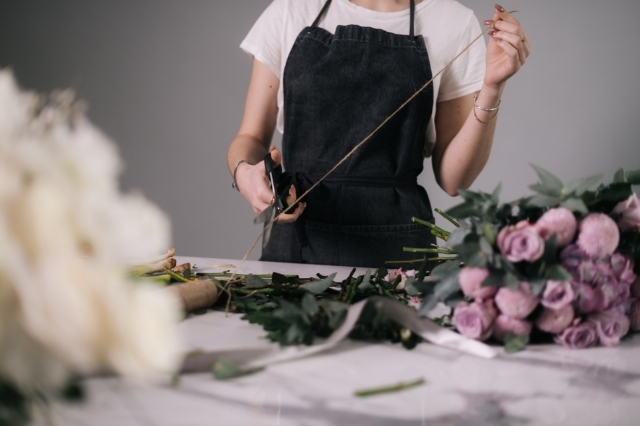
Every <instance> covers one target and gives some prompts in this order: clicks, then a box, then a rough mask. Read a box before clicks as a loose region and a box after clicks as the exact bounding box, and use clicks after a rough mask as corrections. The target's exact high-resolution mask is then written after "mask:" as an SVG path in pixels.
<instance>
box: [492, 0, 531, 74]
mask: <svg viewBox="0 0 640 426" xmlns="http://www.w3.org/2000/svg"><path fill="white" fill-rule="evenodd" d="M494 8H495V14H494V16H493V19H492V20H487V21H484V24H485V25H487V26H490V27H491V28H492V30H491V31H489V33H488V34H489V36H490V37H491V38H492V40H494V41H496V42H497V43H498V44H499V45H500V47H502V49H503V50H504V51H505V53H507V54H508V55H509V56H511V57H514V58H515V53H517V57H518V62H519V63H520V65H522V64H524V63H525V62H526V60H527V58H528V57H529V54H530V53H531V41H530V40H529V38H528V37H527V34H526V33H525V32H524V30H523V28H522V26H521V25H520V22H519V21H518V20H517V19H516V18H515V17H514V16H513V15H512V14H511V13H509V12H507V11H506V10H505V9H504V8H503V7H502V6H500V5H498V4H496V5H494ZM504 42H506V43H504ZM507 44H509V45H510V46H512V47H513V49H511V48H510V47H508V46H507Z"/></svg>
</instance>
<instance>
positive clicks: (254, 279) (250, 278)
mask: <svg viewBox="0 0 640 426" xmlns="http://www.w3.org/2000/svg"><path fill="white" fill-rule="evenodd" d="M266 287H269V283H268V282H266V281H265V280H263V279H262V278H260V277H259V276H257V275H253V274H249V275H247V288H250V289H256V288H266Z"/></svg>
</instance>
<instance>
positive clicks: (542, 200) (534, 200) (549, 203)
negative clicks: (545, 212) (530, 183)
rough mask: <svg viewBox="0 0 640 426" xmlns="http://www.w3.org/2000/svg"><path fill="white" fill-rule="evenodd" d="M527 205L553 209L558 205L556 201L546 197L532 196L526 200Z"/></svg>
mask: <svg viewBox="0 0 640 426" xmlns="http://www.w3.org/2000/svg"><path fill="white" fill-rule="evenodd" d="M527 205H528V206H535V207H554V206H557V205H558V199H557V198H552V197H548V196H546V195H534V196H533V197H531V198H529V199H528V200H527Z"/></svg>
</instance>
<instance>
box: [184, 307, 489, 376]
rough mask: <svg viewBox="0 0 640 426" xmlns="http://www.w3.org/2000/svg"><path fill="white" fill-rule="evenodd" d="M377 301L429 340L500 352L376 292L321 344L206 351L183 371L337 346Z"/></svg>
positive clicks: (282, 358) (259, 363)
mask: <svg viewBox="0 0 640 426" xmlns="http://www.w3.org/2000/svg"><path fill="white" fill-rule="evenodd" d="M374 301H375V302H377V303H378V306H379V307H380V309H381V311H382V313H383V314H384V315H386V316H387V317H389V318H391V319H392V320H394V321H396V322H397V323H398V324H400V325H402V326H403V327H406V328H408V329H409V330H411V331H413V332H414V333H416V334H417V335H419V336H420V337H422V338H423V339H424V340H426V341H428V342H431V343H433V344H436V345H439V346H444V347H447V348H451V349H455V350H458V351H461V352H465V353H468V354H470V355H475V356H479V357H482V358H494V357H496V356H497V355H498V352H496V350H495V349H493V348H492V347H490V346H488V345H486V344H484V343H482V342H479V341H477V340H473V339H469V338H467V337H464V336H462V335H460V334H458V333H456V332H454V331H452V330H448V329H446V328H444V327H441V326H439V325H438V324H436V323H435V322H433V321H432V320H430V319H429V318H421V317H419V316H418V315H417V314H416V312H415V311H413V310H412V309H410V308H409V307H407V306H405V305H403V304H401V303H398V302H395V301H393V300H391V299H388V298H385V297H380V296H374V297H369V298H367V299H365V300H362V301H360V302H358V303H356V304H354V305H352V306H351V307H350V308H349V311H348V312H347V317H346V318H345V320H344V322H343V323H342V325H341V326H340V328H338V329H337V330H336V331H334V332H333V333H332V334H331V336H329V338H328V339H327V340H325V341H324V342H323V343H320V344H318V345H313V346H291V347H287V348H285V349H280V348H257V349H238V350H229V351H213V352H203V353H198V354H195V355H190V356H188V357H186V358H185V360H184V362H183V365H182V368H181V372H183V373H189V372H202V371H210V370H211V367H212V366H213V364H214V363H215V362H216V360H218V359H219V358H221V357H225V358H227V359H229V360H230V361H231V362H233V363H234V364H235V365H236V366H237V367H238V368H240V369H242V370H252V369H256V368H262V367H266V366H268V365H271V364H277V363H280V362H286V361H292V360H294V359H300V358H304V357H308V356H310V355H314V354H317V353H319V352H323V351H326V350H328V349H331V348H333V347H335V346H336V345H337V344H338V343H340V342H341V341H343V340H344V339H345V338H346V337H347V336H348V335H349V333H351V330H353V327H354V326H355V324H356V322H358V318H360V314H362V310H363V309H364V307H365V306H366V305H367V303H369V302H374Z"/></svg>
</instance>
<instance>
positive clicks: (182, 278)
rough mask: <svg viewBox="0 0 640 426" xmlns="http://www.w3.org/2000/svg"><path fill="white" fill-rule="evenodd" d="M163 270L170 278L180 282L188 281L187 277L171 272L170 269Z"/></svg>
mask: <svg viewBox="0 0 640 426" xmlns="http://www.w3.org/2000/svg"><path fill="white" fill-rule="evenodd" d="M165 272H166V273H167V275H169V276H170V277H171V278H173V279H174V280H176V281H180V282H181V283H188V282H189V279H188V278H185V277H183V276H182V275H180V274H178V273H176V272H173V271H172V270H171V269H165Z"/></svg>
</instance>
